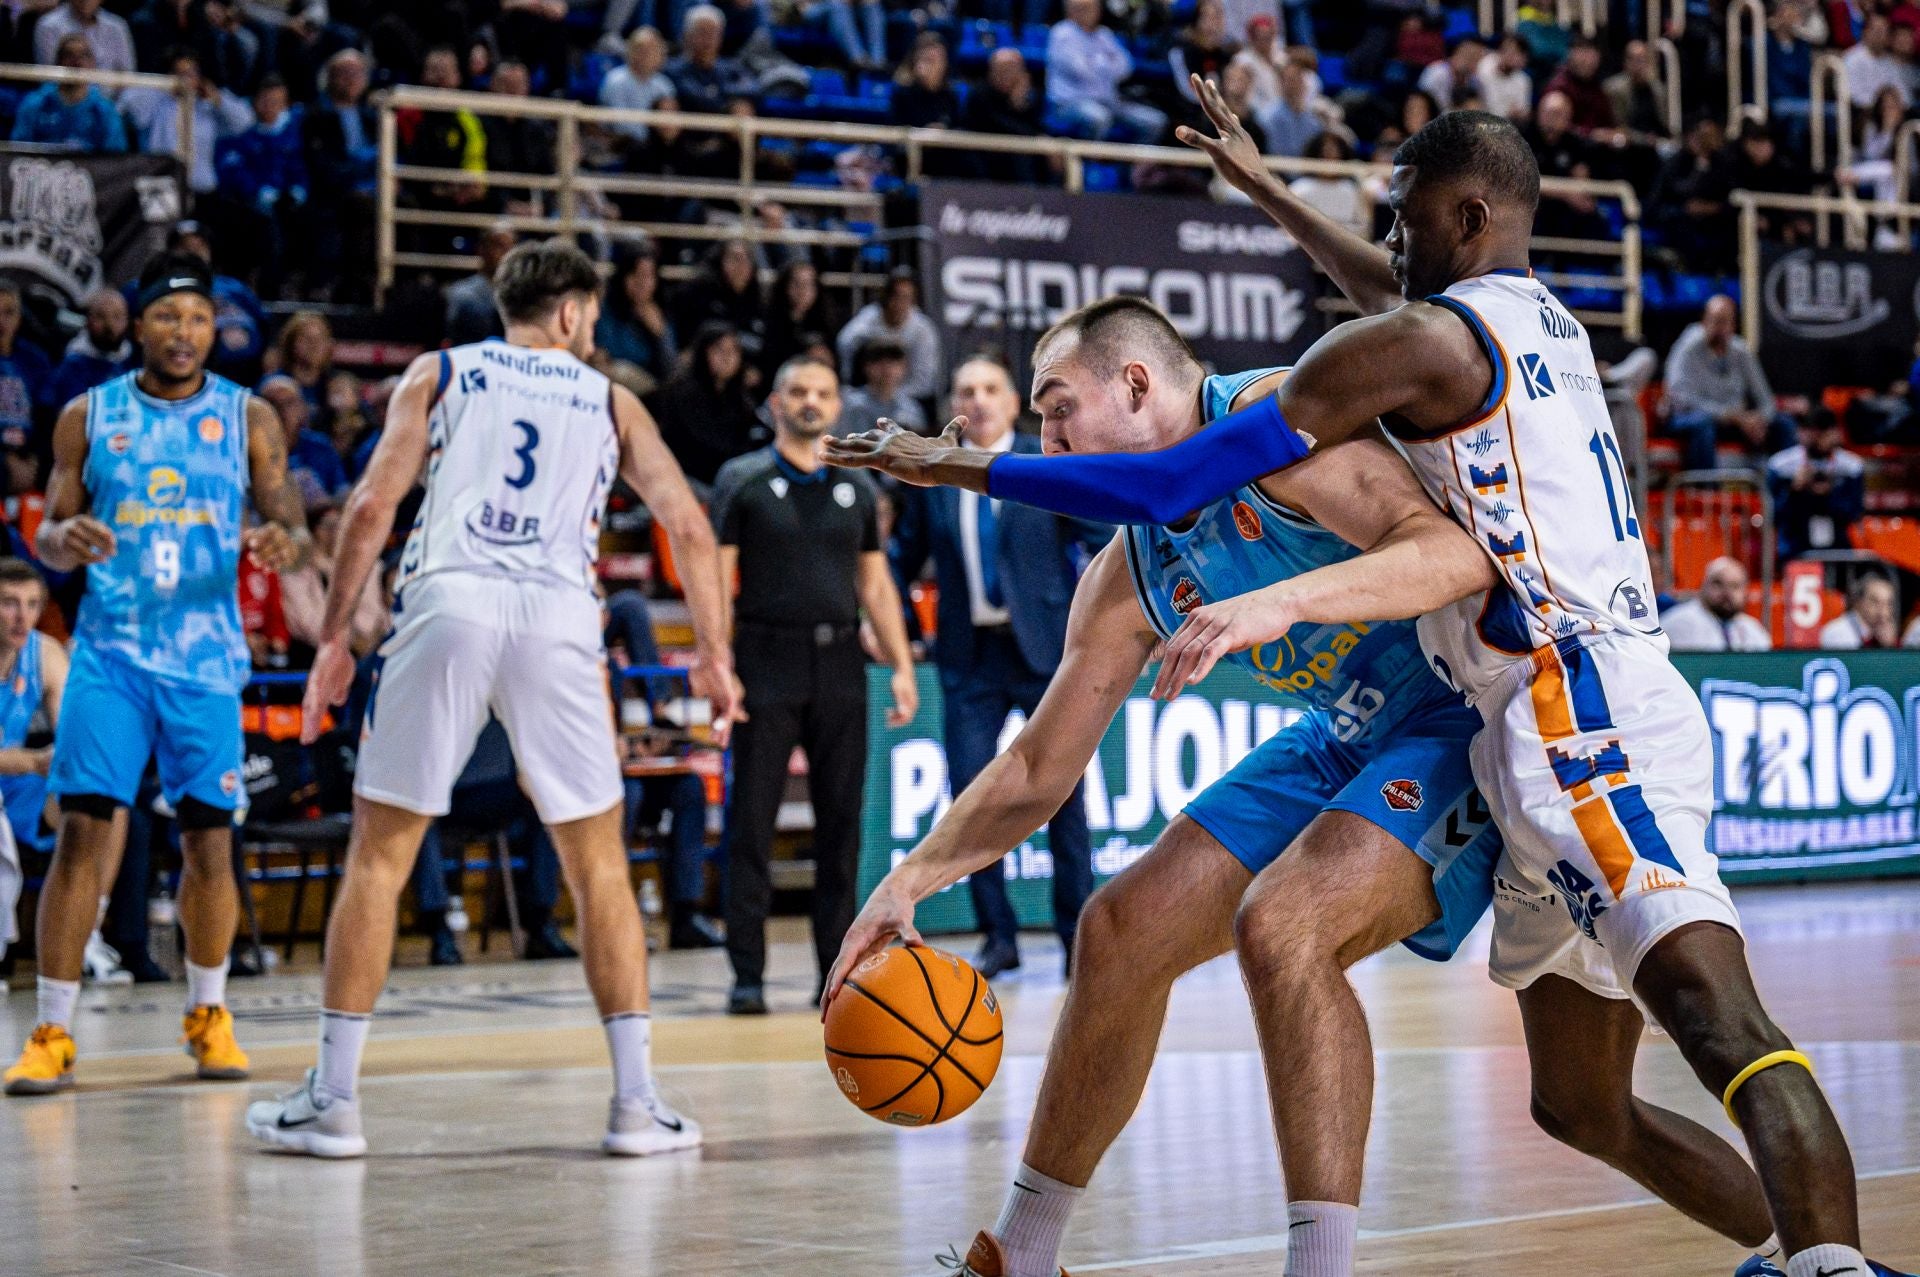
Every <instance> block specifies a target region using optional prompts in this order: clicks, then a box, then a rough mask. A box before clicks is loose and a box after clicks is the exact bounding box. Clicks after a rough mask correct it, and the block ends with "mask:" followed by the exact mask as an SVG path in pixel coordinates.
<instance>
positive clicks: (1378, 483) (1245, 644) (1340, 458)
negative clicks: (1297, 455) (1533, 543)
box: [1153, 428, 1500, 698]
mask: <svg viewBox="0 0 1920 1277" xmlns="http://www.w3.org/2000/svg"><path fill="white" fill-rule="evenodd" d="M1261 487H1262V489H1263V490H1264V491H1265V492H1266V493H1267V495H1269V496H1271V497H1273V498H1274V499H1276V500H1279V501H1282V502H1284V503H1285V504H1287V505H1289V506H1291V507H1293V508H1294V509H1297V510H1301V511H1303V512H1304V513H1306V514H1307V515H1308V516H1309V517H1310V518H1312V519H1313V520H1314V521H1315V522H1317V523H1319V524H1320V525H1321V526H1322V527H1324V528H1326V529H1327V530H1328V531H1330V532H1333V533H1334V534H1336V535H1337V536H1339V537H1340V538H1341V539H1342V540H1345V541H1346V542H1348V543H1349V544H1351V545H1353V546H1356V547H1358V548H1359V549H1361V550H1363V551H1365V553H1363V554H1361V555H1359V556H1358V557H1356V558H1351V559H1347V560H1345V561H1344V562H1340V563H1333V564H1329V565H1327V566H1326V567H1322V568H1316V569H1314V570H1313V571H1311V572H1304V573H1302V574H1301V575H1299V576H1296V577H1291V578H1289V579H1287V580H1284V581H1278V582H1275V583H1274V584H1273V585H1269V586H1266V587H1264V588H1262V589H1258V590H1253V591H1249V592H1248V593H1246V594H1242V595H1238V596H1236V597H1234V598H1230V599H1222V600H1219V601H1218V602H1214V603H1208V604H1203V605H1201V606H1200V607H1197V608H1195V609H1194V610H1193V611H1192V612H1190V613H1188V615H1187V618H1186V621H1185V622H1184V623H1183V624H1182V625H1181V627H1180V629H1179V631H1178V632H1177V633H1175V634H1174V636H1173V638H1172V639H1171V640H1170V641H1169V642H1168V643H1167V651H1166V655H1165V656H1164V657H1163V658H1162V661H1161V664H1160V673H1159V675H1158V676H1157V677H1156V678H1155V680H1154V685H1153V694H1154V695H1155V696H1157V697H1162V698H1171V697H1174V696H1178V695H1179V694H1180V693H1181V692H1182V691H1183V690H1184V689H1185V688H1187V687H1188V686H1190V685H1192V684H1194V683H1197V682H1199V681H1200V680H1201V679H1203V678H1205V677H1206V676H1207V674H1208V673H1209V672H1211V671H1212V669H1213V667H1214V665H1215V664H1216V663H1218V662H1219V661H1220V659H1221V658H1222V657H1224V656H1226V655H1228V654H1229V653H1232V652H1242V651H1245V650H1247V649H1248V648H1250V647H1254V646H1256V645H1258V644H1261V643H1270V642H1272V641H1273V640H1275V639H1277V638H1279V637H1280V635H1282V634H1285V633H1286V632H1287V630H1288V629H1290V628H1292V627H1293V626H1294V625H1295V624H1297V623H1300V622H1306V623H1310V624H1338V623H1342V622H1351V621H1398V620H1405V619H1408V618H1410V617H1416V616H1422V615H1425V614H1426V613H1428V612H1432V611H1434V610H1436V609H1438V608H1442V607H1445V606H1446V605H1447V604H1449V603H1453V602H1455V601H1456V600H1459V599H1463V598H1466V597H1467V596H1468V595H1471V594H1478V593H1479V592H1480V591H1482V590H1486V589H1489V588H1491V587H1493V586H1495V585H1497V584H1498V583H1499V579H1500V577H1499V573H1498V571H1496V569H1495V568H1494V565H1493V560H1492V559H1491V558H1489V557H1488V555H1487V553H1486V551H1485V550H1484V549H1482V548H1481V547H1480V546H1479V545H1476V544H1475V543H1474V540H1473V538H1472V537H1470V536H1468V535H1467V533H1466V532H1464V531H1462V530H1461V528H1460V525H1459V524H1457V523H1455V522H1454V521H1453V520H1452V519H1450V518H1448V517H1447V515H1446V514H1445V513H1443V512H1442V511H1441V510H1440V508H1439V507H1438V506H1436V505H1434V503H1433V501H1432V499H1431V498H1429V497H1428V496H1427V493H1426V490H1425V489H1424V488H1422V487H1421V486H1420V481H1419V480H1418V479H1416V478H1415V477H1414V475H1413V471H1412V470H1411V469H1409V468H1408V466H1407V463H1406V461H1405V460H1404V459H1402V457H1401V456H1400V454H1399V453H1397V452H1395V451H1394V450H1393V448H1392V446H1391V445H1389V444H1388V443H1387V441H1386V440H1385V439H1384V438H1383V437H1381V435H1380V433H1379V431H1378V429H1377V428H1376V429H1375V430H1373V431H1370V432H1368V433H1366V434H1363V435H1359V436H1357V437H1355V438H1353V439H1349V440H1348V441H1347V442H1345V443H1342V444H1339V445H1337V446H1335V447H1332V448H1328V449H1326V450H1325V451H1323V452H1319V453H1315V454H1314V456H1313V457H1312V459H1311V460H1309V461H1307V462H1305V463H1303V464H1302V465H1300V466H1298V467H1296V468H1295V469H1292V470H1289V471H1287V472H1286V473H1284V474H1280V475H1275V476H1274V477H1273V478H1271V479H1268V480H1266V481H1265V482H1264V483H1262V484H1261Z"/></svg>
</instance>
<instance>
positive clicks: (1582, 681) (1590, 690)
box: [1560, 643, 1613, 732]
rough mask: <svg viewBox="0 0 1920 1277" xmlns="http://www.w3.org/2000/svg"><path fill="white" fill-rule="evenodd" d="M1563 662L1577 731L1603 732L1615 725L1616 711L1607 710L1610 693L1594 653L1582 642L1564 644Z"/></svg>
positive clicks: (1562, 645)
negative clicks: (1602, 678)
mask: <svg viewBox="0 0 1920 1277" xmlns="http://www.w3.org/2000/svg"><path fill="white" fill-rule="evenodd" d="M1560 663H1561V665H1563V666H1565V667H1566V671H1567V696H1568V699H1570V700H1571V701H1572V702H1573V726H1574V729H1575V730H1576V731H1582V732H1603V731H1606V730H1608V729H1609V728H1611V727H1612V726H1613V711H1612V710H1611V709H1609V708H1608V707H1607V691H1606V688H1604V687H1602V686H1601V684H1600V669H1599V666H1598V664H1597V663H1596V662H1595V661H1594V659H1593V653H1592V652H1589V651H1588V650H1587V649H1586V648H1584V647H1582V646H1580V645H1579V644H1578V643H1563V644H1561V647H1560Z"/></svg>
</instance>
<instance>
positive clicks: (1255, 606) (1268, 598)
mask: <svg viewBox="0 0 1920 1277" xmlns="http://www.w3.org/2000/svg"><path fill="white" fill-rule="evenodd" d="M1293 620H1294V618H1293V616H1292V612H1291V609H1290V608H1288V607H1287V606H1286V603H1285V601H1284V600H1283V599H1281V598H1279V597H1277V596H1275V595H1274V594H1273V593H1272V592H1271V591H1269V590H1255V591H1254V592H1253V593H1251V594H1242V595H1238V596H1236V597H1234V598H1231V599H1223V600H1222V601H1220V602H1218V603H1207V604H1204V605H1202V606H1200V607H1197V608H1195V609H1194V610H1193V611H1191V612H1189V613H1188V614H1187V619H1186V623H1185V624H1183V625H1182V626H1181V627H1180V629H1179V630H1178V631H1177V632H1176V633H1175V634H1174V636H1173V637H1172V638H1171V639H1169V640H1168V641H1167V649H1166V652H1165V654H1164V655H1163V656H1162V657H1161V658H1160V674H1159V676H1158V677H1157V678H1155V679H1154V681H1153V695H1154V696H1155V697H1156V698H1157V699H1160V700H1172V699H1173V698H1174V697H1176V696H1178V695H1179V694H1180V693H1181V692H1183V691H1185V690H1186V689H1187V688H1188V687H1191V686H1192V685H1193V684H1195V683H1198V682H1199V681H1200V680H1201V679H1203V678H1205V677H1206V676H1207V675H1208V674H1210V673H1212V672H1213V667H1214V666H1215V665H1217V664H1218V663H1219V661H1220V658H1221V657H1223V656H1227V655H1229V654H1231V653H1234V652H1244V651H1246V650H1247V649H1248V648H1250V647H1257V646H1259V645H1260V644H1262V643H1271V642H1272V641H1273V640H1274V639H1277V638H1279V637H1280V636H1281V635H1282V634H1285V633H1286V632H1287V630H1288V629H1289V628H1290V627H1291V626H1292V625H1293Z"/></svg>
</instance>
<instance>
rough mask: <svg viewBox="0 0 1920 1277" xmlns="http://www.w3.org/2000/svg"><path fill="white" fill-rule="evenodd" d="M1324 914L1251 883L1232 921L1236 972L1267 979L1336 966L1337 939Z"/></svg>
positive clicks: (1295, 897)
mask: <svg viewBox="0 0 1920 1277" xmlns="http://www.w3.org/2000/svg"><path fill="white" fill-rule="evenodd" d="M1325 913H1326V911H1325V910H1324V909H1321V908H1319V907H1317V906H1316V905H1315V904H1314V902H1313V901H1312V900H1311V899H1310V898H1308V897H1306V896H1303V895H1301V894H1299V893H1297V892H1292V891H1287V890H1284V889H1275V888H1273V887H1272V886H1270V885H1268V884H1267V883H1266V882H1265V881H1260V882H1256V883H1255V884H1254V885H1253V887H1252V888H1251V889H1250V890H1249V891H1248V892H1247V894H1246V896H1245V897H1244V898H1243V899H1242V900H1241V902H1240V907H1239V909H1238V910H1236V911H1235V912H1234V915H1233V941H1234V948H1235V950H1236V951H1237V952H1238V953H1239V955H1240V966H1241V968H1242V970H1244V971H1246V972H1247V973H1249V974H1257V975H1261V976H1266V977H1273V976H1279V975H1281V974H1283V973H1284V972H1286V971H1288V970H1297V969H1299V968H1301V967H1302V966H1304V965H1306V964H1309V963H1313V962H1325V961H1337V960H1338V953H1339V948H1340V939H1339V936H1338V935H1337V934H1336V932H1335V929H1334V928H1331V927H1329V926H1328V925H1327V919H1326V916H1325Z"/></svg>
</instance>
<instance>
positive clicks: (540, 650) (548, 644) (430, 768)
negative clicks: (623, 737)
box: [353, 572, 622, 825]
mask: <svg viewBox="0 0 1920 1277" xmlns="http://www.w3.org/2000/svg"><path fill="white" fill-rule="evenodd" d="M396 612H397V615H396V617H395V628H394V632H393V633H392V634H391V635H389V636H388V637H387V641H386V642H385V643H383V644H382V645H381V647H380V669H379V672H378V673H377V674H376V675H375V679H376V681H375V683H374V688H373V695H372V699H371V700H370V702H369V703H368V707H367V721H366V725H365V727H364V728H363V729H362V735H361V745H360V762H359V768H358V771H357V773H356V778H355V780H354V785H353V792H354V793H356V794H358V795H360V796H361V797H363V798H369V799H372V800H373V801H375V802H380V803H386V804H388V805H389V806H393V807H399V808H402V809H403V810H406V811H411V812H417V813H419V814H420V815H423V816H443V815H445V814H446V812H447V807H448V800H449V798H450V796H451V795H452V792H453V782H454V780H455V779H456V778H457V777H458V776H459V775H460V772H461V769H462V768H464V767H465V766H466V763H467V759H468V758H469V757H471V756H472V754H473V746H474V742H475V741H476V740H478V739H479V736H480V732H481V729H482V728H484V727H485V726H486V725H487V716H488V714H489V713H491V714H493V715H495V716H497V717H498V718H499V719H500V725H501V726H502V727H504V728H505V729H506V732H507V739H508V740H509V741H511V742H512V745H513V757H514V762H515V764H516V766H517V767H518V769H519V774H520V787H521V788H522V789H524V790H525V791H526V792H527V796H528V797H529V798H531V799H532V800H533V805H534V809H535V810H536V811H538V812H539V813H540V819H541V820H542V821H543V822H544V823H546V824H548V825H560V824H565V823H567V822H568V821H572V820H580V819H582V818H584V817H587V816H597V815H599V814H600V813H601V812H604V811H606V810H608V809H609V808H611V807H613V806H614V805H615V804H616V803H619V802H620V801H621V800H622V786H621V780H620V763H619V757H618V753H617V747H616V742H615V739H614V725H613V709H612V703H611V701H610V700H609V699H608V691H607V663H606V653H605V651H604V650H603V648H602V645H601V641H600V635H601V629H600V604H599V600H597V599H595V598H594V597H593V595H592V594H590V593H588V592H587V591H586V590H585V589H581V588H577V587H571V586H565V585H558V584H542V583H535V582H526V581H521V580H514V579H511V578H508V577H496V576H487V575H482V574H479V573H471V572H440V573H435V574H434V575H432V576H429V577H426V578H424V579H421V580H416V581H411V582H409V583H408V584H407V586H406V588H405V589H404V590H402V591H401V599H400V602H399V604H398V605H397V608H396Z"/></svg>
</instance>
